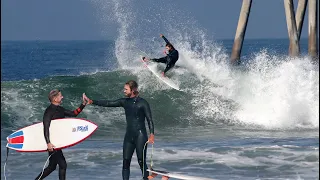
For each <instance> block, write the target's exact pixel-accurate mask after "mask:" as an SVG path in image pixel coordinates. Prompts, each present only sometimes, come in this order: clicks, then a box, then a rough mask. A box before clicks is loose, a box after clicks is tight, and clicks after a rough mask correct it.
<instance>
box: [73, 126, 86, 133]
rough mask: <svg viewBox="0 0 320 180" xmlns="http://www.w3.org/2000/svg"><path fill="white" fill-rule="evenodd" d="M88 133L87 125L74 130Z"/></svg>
mask: <svg viewBox="0 0 320 180" xmlns="http://www.w3.org/2000/svg"><path fill="white" fill-rule="evenodd" d="M79 131H80V132H86V131H89V126H88V125H85V126H77V127H74V128H72V132H79Z"/></svg>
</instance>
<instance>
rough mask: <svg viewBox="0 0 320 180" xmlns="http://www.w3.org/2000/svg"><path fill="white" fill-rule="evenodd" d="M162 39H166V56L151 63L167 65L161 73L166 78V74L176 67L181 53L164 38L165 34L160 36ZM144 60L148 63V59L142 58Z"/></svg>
mask: <svg viewBox="0 0 320 180" xmlns="http://www.w3.org/2000/svg"><path fill="white" fill-rule="evenodd" d="M160 37H162V38H163V39H164V41H165V42H166V50H165V51H164V54H165V55H166V56H165V57H162V58H159V59H157V58H153V59H150V61H153V62H157V63H165V64H166V68H165V69H164V71H163V72H162V73H161V74H162V76H163V77H164V76H165V74H166V72H167V71H169V70H170V69H171V68H173V67H174V65H175V64H176V62H177V61H178V59H179V52H178V51H177V50H176V49H175V48H174V47H173V45H172V44H171V43H170V42H169V41H168V39H167V38H165V37H164V36H163V34H160ZM167 51H168V53H167ZM142 60H143V61H148V59H147V58H146V57H142Z"/></svg>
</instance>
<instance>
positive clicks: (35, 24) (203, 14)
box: [1, 0, 308, 40]
mask: <svg viewBox="0 0 320 180" xmlns="http://www.w3.org/2000/svg"><path fill="white" fill-rule="evenodd" d="M94 1H95V0H91V1H90V0H1V38H2V40H99V39H114V37H115V36H117V29H116V25H115V24H114V23H112V22H110V23H108V22H103V23H102V22H101V21H100V20H99V19H101V17H99V16H102V15H101V13H98V12H97V8H96V7H95V6H94V5H93V2H94ZM96 1H103V0H96ZM104 1H111V0H104ZM144 1H156V0H135V4H137V5H139V3H144ZM157 1H162V2H161V3H163V4H166V5H168V4H170V6H172V7H173V8H178V9H179V10H180V11H182V12H185V13H186V14H188V16H191V17H193V18H194V19H195V20H197V22H198V23H199V24H200V26H201V28H204V29H205V30H206V31H207V32H209V33H212V34H214V37H215V38H218V39H225V38H234V35H235V31H236V27H237V23H238V17H239V12H240V8H241V4H242V0H157ZM157 3H159V2H157ZM161 3H160V4H161ZM295 5H297V0H295ZM140 10H141V11H143V9H139V11H140ZM307 20H308V12H306V16H305V21H304V27H303V31H302V35H301V37H302V38H303V37H307V36H308V21H307ZM102 32H107V33H102ZM157 34H158V32H157ZM287 37H288V33H287V25H286V19H285V11H284V5H283V0H254V1H253V4H252V7H251V13H250V18H249V22H248V26H247V32H246V37H245V38H246V39H249V38H287Z"/></svg>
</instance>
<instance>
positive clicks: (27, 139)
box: [7, 118, 98, 152]
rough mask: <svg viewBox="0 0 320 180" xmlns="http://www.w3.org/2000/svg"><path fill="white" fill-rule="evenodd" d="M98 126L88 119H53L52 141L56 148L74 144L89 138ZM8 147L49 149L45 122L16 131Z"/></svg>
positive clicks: (26, 149)
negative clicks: (45, 134) (44, 129)
mask: <svg viewBox="0 0 320 180" xmlns="http://www.w3.org/2000/svg"><path fill="white" fill-rule="evenodd" d="M97 128H98V126H97V125H96V124H95V123H93V122H91V121H89V120H86V119H78V118H63V119H55V120H51V124H50V129H49V131H50V141H51V143H52V144H53V145H54V146H55V149H64V148H67V147H71V146H74V145H76V144H78V143H80V142H82V141H84V140H85V139H86V138H88V137H89V136H90V135H91V134H92V133H93V132H94V131H95V130H96V129H97ZM7 141H8V143H7V147H8V148H10V149H13V150H16V151H19V152H42V151H47V143H46V141H45V139H44V135H43V123H42V122H40V123H36V124H33V125H30V126H27V127H24V128H22V129H19V130H17V131H15V132H14V133H12V134H10V135H9V136H8V137H7Z"/></svg>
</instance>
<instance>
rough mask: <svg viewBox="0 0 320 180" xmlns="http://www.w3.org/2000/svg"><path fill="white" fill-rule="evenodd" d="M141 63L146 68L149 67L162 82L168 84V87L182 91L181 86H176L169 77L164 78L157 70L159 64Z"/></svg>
mask: <svg viewBox="0 0 320 180" xmlns="http://www.w3.org/2000/svg"><path fill="white" fill-rule="evenodd" d="M141 62H142V63H143V65H144V66H145V67H147V68H148V69H149V70H150V71H151V72H152V73H153V74H154V75H156V77H157V78H159V79H160V80H161V81H162V82H164V83H166V84H167V85H168V86H170V87H172V88H173V89H175V90H178V91H181V90H180V88H179V86H178V85H177V84H175V83H174V82H173V81H172V80H171V79H170V78H168V77H163V76H162V75H161V72H160V71H159V70H158V68H157V64H156V63H152V62H145V61H143V60H141Z"/></svg>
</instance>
